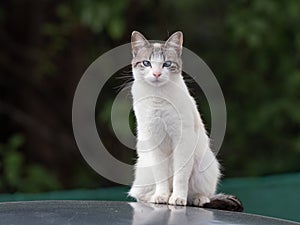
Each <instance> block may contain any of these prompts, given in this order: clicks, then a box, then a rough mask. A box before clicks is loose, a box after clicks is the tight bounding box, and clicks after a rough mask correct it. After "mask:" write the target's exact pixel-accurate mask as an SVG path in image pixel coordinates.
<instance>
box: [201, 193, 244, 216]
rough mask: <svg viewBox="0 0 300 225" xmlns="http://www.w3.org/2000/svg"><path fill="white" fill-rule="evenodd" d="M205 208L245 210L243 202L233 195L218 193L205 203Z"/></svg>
mask: <svg viewBox="0 0 300 225" xmlns="http://www.w3.org/2000/svg"><path fill="white" fill-rule="evenodd" d="M202 207H203V208H209V209H220V210H227V211H236V212H242V211H243V210H244V207H243V204H242V202H241V201H240V200H239V199H238V198H237V197H236V196H233V195H225V194H217V195H215V196H214V197H212V198H211V199H210V202H208V203H205V204H204V205H203V206H202Z"/></svg>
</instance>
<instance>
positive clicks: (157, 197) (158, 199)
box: [150, 194, 170, 204]
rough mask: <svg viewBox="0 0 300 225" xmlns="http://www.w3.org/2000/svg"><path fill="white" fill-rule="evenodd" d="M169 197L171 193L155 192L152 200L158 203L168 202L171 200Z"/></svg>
mask: <svg viewBox="0 0 300 225" xmlns="http://www.w3.org/2000/svg"><path fill="white" fill-rule="evenodd" d="M169 197H170V195H169V194H155V195H153V196H152V198H151V201H150V202H152V203H157V204H167V203H168V201H169Z"/></svg>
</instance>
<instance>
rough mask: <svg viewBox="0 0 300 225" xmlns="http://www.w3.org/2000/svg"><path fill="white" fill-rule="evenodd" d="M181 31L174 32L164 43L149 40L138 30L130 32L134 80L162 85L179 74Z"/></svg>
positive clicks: (173, 79)
mask: <svg viewBox="0 0 300 225" xmlns="http://www.w3.org/2000/svg"><path fill="white" fill-rule="evenodd" d="M182 40H183V38H182V33H181V32H176V33H174V34H173V35H172V36H171V37H170V38H169V39H168V40H167V41H166V42H165V43H164V44H161V43H154V44H151V43H149V41H148V40H147V39H146V38H145V37H144V36H143V35H142V34H140V33H139V32H137V31H134V32H133V33H132V40H131V44H132V53H133V60H132V71H133V75H134V79H135V80H139V81H142V82H146V83H147V84H149V85H152V86H162V85H164V84H166V83H169V82H172V81H175V80H176V79H177V78H178V76H181V67H182V61H181V51H182Z"/></svg>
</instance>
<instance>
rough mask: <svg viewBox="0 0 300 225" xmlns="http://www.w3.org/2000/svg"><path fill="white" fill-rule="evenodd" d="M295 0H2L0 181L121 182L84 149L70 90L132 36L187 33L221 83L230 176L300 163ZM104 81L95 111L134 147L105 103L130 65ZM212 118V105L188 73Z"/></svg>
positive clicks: (108, 139)
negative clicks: (93, 164) (100, 170)
mask: <svg viewBox="0 0 300 225" xmlns="http://www.w3.org/2000/svg"><path fill="white" fill-rule="evenodd" d="M299 21H300V2H299V1H297V0H287V1H273V0H263V1H262V0H251V1H246V0H232V1H227V0H219V1H211V0H202V1H198V0H185V1H182V0H172V1H171V0H166V1H157V0H153V1H152V0H145V1H139V0H110V1H100V0H72V1H71V0H70V1H67V0H63V1H61V0H60V1H58V0H51V1H50V0H4V1H1V2H0V192H2V193H14V192H16V191H19V192H43V191H51V190H61V189H74V188H99V187H104V186H111V185H116V184H113V183H111V182H109V181H107V180H105V179H104V178H102V177H101V176H100V175H98V174H96V173H95V172H94V171H93V170H92V169H91V168H90V167H89V166H88V165H87V163H86V162H85V161H84V160H83V158H82V156H81V155H80V152H79V150H78V148H77V146H76V143H75V140H74V137H73V131H72V121H71V120H72V117H71V115H72V100H73V95H74V92H75V90H76V86H77V83H78V82H79V79H80V78H81V76H82V74H83V73H84V71H85V70H86V68H87V67H88V66H89V65H90V64H91V63H92V62H93V61H94V60H95V59H96V58H97V57H99V56H100V55H101V54H103V53H105V52H106V51H108V50H110V49H112V48H114V47H117V46H119V45H121V44H125V43H128V42H129V41H130V36H131V32H132V31H133V30H138V31H140V32H142V33H143V34H144V35H145V36H146V37H147V38H149V39H156V40H166V39H167V37H168V36H169V35H170V34H172V32H174V31H177V30H181V31H183V33H184V46H185V47H187V48H189V49H190V50H192V51H193V52H195V53H196V54H198V55H199V56H200V57H201V58H202V59H203V60H204V61H205V62H206V63H207V64H208V66H209V67H210V68H211V69H212V71H213V72H214V74H215V76H216V78H217V79H218V81H219V83H220V86H221V88H222V90H223V93H224V96H225V100H226V105H227V113H228V121H227V122H228V124H227V133H226V136H225V140H224V144H223V146H222V149H221V151H220V153H219V155H218V158H219V159H220V161H221V164H222V165H223V167H224V170H223V173H224V174H225V177H249V176H265V175H270V174H278V173H291V172H299V171H300V163H299V160H300V104H299V100H300V29H299ZM124 70H125V72H124V71H123V72H121V73H120V74H117V75H116V76H115V77H113V78H112V79H111V80H110V82H109V83H108V84H107V85H106V88H105V92H104V93H103V96H102V97H103V101H101V104H100V105H101V106H99V104H98V110H97V115H96V120H97V123H98V126H99V129H101V131H102V133H101V138H102V139H103V140H105V143H106V146H107V148H109V149H110V151H111V152H112V154H113V155H114V156H116V157H118V158H119V159H120V160H122V161H125V162H132V158H133V157H134V155H133V153H132V151H131V150H128V151H124V150H127V149H126V148H125V147H124V146H122V145H121V144H120V143H116V142H115V137H114V134H113V131H112V129H111V124H110V107H111V103H112V101H113V98H114V96H115V95H116V93H117V91H118V88H116V87H119V86H120V85H121V84H122V83H124V82H127V80H126V79H124V80H122V79H121V80H120V79H115V78H116V77H120V76H122V74H124V73H125V74H128V71H127V72H126V70H128V68H125V69H124ZM189 81H190V82H189V86H190V87H191V92H192V94H193V95H194V96H195V97H196V99H197V101H198V103H199V108H200V110H201V112H202V115H203V118H204V121H205V123H206V124H207V126H208V129H209V123H210V111H209V108H208V105H207V103H206V100H205V98H203V95H201V90H199V87H197V86H195V85H194V84H193V82H192V81H191V79H189Z"/></svg>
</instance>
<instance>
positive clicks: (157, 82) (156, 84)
mask: <svg viewBox="0 0 300 225" xmlns="http://www.w3.org/2000/svg"><path fill="white" fill-rule="evenodd" d="M146 82H147V83H148V84H150V85H151V86H154V87H161V86H163V85H165V84H166V83H167V82H168V81H167V80H165V79H160V80H158V79H155V80H154V79H153V80H146Z"/></svg>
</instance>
